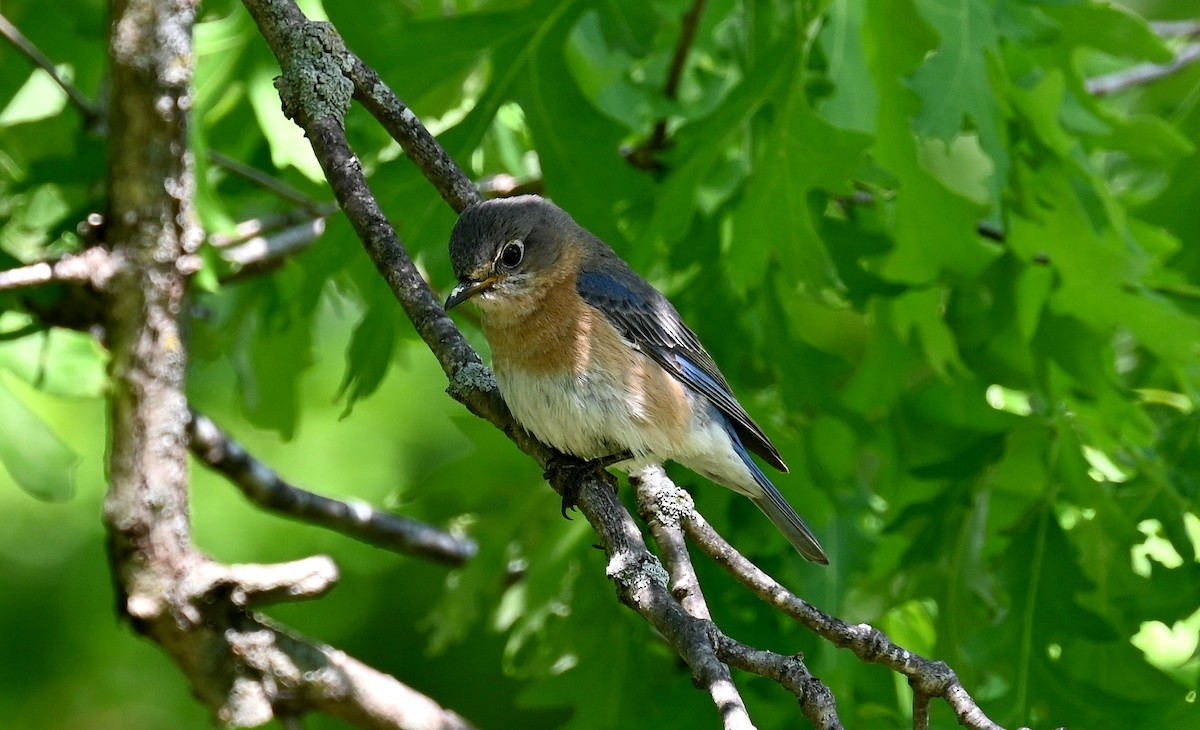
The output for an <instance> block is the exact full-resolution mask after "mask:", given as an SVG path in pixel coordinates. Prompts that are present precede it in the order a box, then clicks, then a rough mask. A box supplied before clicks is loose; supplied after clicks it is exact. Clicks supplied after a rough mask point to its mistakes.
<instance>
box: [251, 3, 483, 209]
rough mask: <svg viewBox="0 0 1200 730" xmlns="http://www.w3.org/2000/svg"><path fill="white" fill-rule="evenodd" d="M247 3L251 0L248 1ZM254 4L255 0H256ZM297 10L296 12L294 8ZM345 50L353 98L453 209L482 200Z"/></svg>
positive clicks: (391, 96)
mask: <svg viewBox="0 0 1200 730" xmlns="http://www.w3.org/2000/svg"><path fill="white" fill-rule="evenodd" d="M246 4H247V6H249V5H250V4H251V0H247V2H246ZM255 4H257V2H255ZM297 12H298V11H297ZM346 53H347V59H348V62H349V64H350V73H349V77H350V80H351V81H353V82H354V98H355V99H356V100H358V102H359V103H360V104H362V105H363V108H365V109H366V110H367V111H368V112H370V113H371V115H372V116H373V117H375V118H376V119H377V120H378V121H379V123H380V124H382V125H383V128H384V129H386V130H387V131H388V134H390V135H392V139H394V140H396V141H397V142H399V143H400V146H401V147H402V148H403V149H404V152H405V153H406V154H407V155H408V157H409V159H411V160H412V161H413V164H415V165H416V166H417V169H419V170H420V171H421V172H422V173H424V175H425V178H426V179H427V180H429V182H430V183H431V184H432V185H433V187H434V188H435V189H436V190H437V191H438V193H439V194H440V195H441V196H442V200H445V201H446V202H447V203H448V204H449V205H450V207H451V208H453V209H454V211H455V212H457V213H461V212H462V211H463V209H465V208H466V207H467V206H470V205H474V204H475V203H478V202H480V201H482V200H483V198H482V196H480V194H479V191H478V190H476V189H475V186H474V185H472V184H471V181H470V179H469V178H468V177H467V176H466V175H465V174H464V173H463V171H462V169H461V168H459V166H458V164H457V163H456V162H455V161H454V160H453V159H452V158H451V157H450V155H448V154H446V150H444V149H442V146H441V145H440V144H438V141H437V140H436V139H434V137H433V135H432V134H430V133H429V130H428V129H426V128H425V125H424V124H421V120H420V119H417V115H416V114H413V112H412V110H411V109H409V108H408V106H407V105H405V103H404V102H403V101H401V100H400V97H398V96H396V94H395V93H394V92H393V91H392V90H391V89H390V88H388V86H387V84H385V83H383V80H382V79H380V78H379V74H377V73H375V69H373V68H371V67H370V66H368V65H366V64H365V63H363V62H362V60H361V59H360V58H358V56H355V55H354V54H352V53H349V52H348V51H347V52H346Z"/></svg>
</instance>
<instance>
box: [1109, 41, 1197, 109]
mask: <svg viewBox="0 0 1200 730" xmlns="http://www.w3.org/2000/svg"><path fill="white" fill-rule="evenodd" d="M1196 61H1200V43H1189V44H1187V45H1186V46H1184V47H1183V48H1181V49H1179V53H1177V54H1175V58H1174V59H1172V60H1171V62H1170V63H1164V64H1156V63H1142V64H1138V65H1137V66H1134V67H1133V68H1128V69H1125V70H1124V71H1117V72H1116V73H1111V74H1107V75H1105V76H1097V77H1096V78H1094V79H1089V80H1088V82H1087V90H1088V93H1089V94H1091V95H1092V96H1097V97H1104V96H1108V95H1110V94H1116V93H1118V92H1121V91H1127V90H1128V89H1132V88H1134V87H1135V86H1144V85H1146V84H1149V83H1151V82H1154V81H1158V80H1159V79H1163V78H1166V77H1167V76H1171V75H1172V74H1175V73H1178V72H1179V71H1182V70H1183V69H1185V68H1187V67H1188V66H1190V65H1192V64H1193V63H1195V62H1196Z"/></svg>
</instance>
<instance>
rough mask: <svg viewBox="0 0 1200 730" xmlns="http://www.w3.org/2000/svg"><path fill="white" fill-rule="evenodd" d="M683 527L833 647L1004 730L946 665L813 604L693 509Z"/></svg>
mask: <svg viewBox="0 0 1200 730" xmlns="http://www.w3.org/2000/svg"><path fill="white" fill-rule="evenodd" d="M683 529H684V531H685V532H686V533H687V536H688V537H689V538H691V540H692V542H694V543H695V544H696V546H697V547H699V548H700V549H701V550H702V551H704V553H705V554H706V555H708V556H709V557H710V558H712V559H713V560H714V561H715V562H716V563H717V564H718V565H720V566H721V567H722V568H724V569H725V571H726V572H727V573H729V574H730V575H732V576H733V577H734V578H735V579H736V580H737V581H738V582H739V583H741V584H742V585H744V586H746V587H747V588H749V589H750V591H751V592H752V593H754V594H755V595H757V596H758V597H759V598H761V599H762V600H763V601H765V602H766V603H768V604H769V605H771V606H773V607H774V608H776V609H778V610H779V611H781V612H782V613H783V614H785V615H787V616H790V617H791V618H792V619H793V620H795V621H796V622H797V623H799V624H800V625H802V626H804V627H805V628H807V629H809V630H810V631H812V632H813V633H815V634H817V635H818V636H821V637H822V638H824V639H825V640H826V641H828V642H829V643H831V644H833V645H834V646H837V647H839V648H842V649H849V650H850V651H852V652H854V654H855V655H856V656H857V657H858V658H859V659H861V660H863V661H865V662H870V663H872V664H882V665H883V666H885V667H888V668H889V669H891V670H893V671H895V672H898V673H900V674H903V675H904V676H905V677H907V678H908V680H909V683H910V684H912V686H913V689H914V691H917V692H923V693H924V694H926V695H928V696H930V697H941V698H942V699H944V700H945V701H946V703H947V704H949V705H950V707H951V708H952V709H953V710H954V712H955V714H956V715H958V721H959V722H960V723H961V724H962V725H963V726H965V727H968V728H972V729H973V730H1003V729H1002V728H1001V727H1000V726H999V725H997V724H996V723H994V722H992V721H991V719H989V718H988V717H987V716H986V715H985V714H984V713H983V711H982V710H980V709H979V706H978V705H977V704H976V703H975V701H974V700H973V699H972V698H971V696H970V695H969V694H968V693H967V691H966V690H965V689H963V686H962V684H961V683H960V682H959V681H958V676H957V675H956V674H955V673H954V670H952V669H951V668H950V667H948V666H946V664H945V663H943V662H938V661H932V660H929V659H926V658H924V657H922V656H919V655H917V654H914V653H912V652H910V651H909V650H907V649H905V648H903V647H900V646H897V645H896V644H893V643H892V642H891V640H890V639H888V637H887V636H886V635H885V634H884V633H883V632H882V631H880V630H879V629H876V628H875V627H873V626H870V625H868V624H858V625H857V626H852V625H850V624H848V623H846V622H845V621H842V620H841V619H839V618H835V617H833V616H830V615H829V614H827V613H825V612H823V611H821V610H819V609H817V608H815V607H813V606H812V605H811V604H809V603H808V602H807V601H805V600H804V599H802V598H800V597H798V596H796V595H795V594H793V593H792V592H791V591H789V590H787V589H786V588H784V587H783V586H782V585H780V584H779V583H778V582H777V581H776V580H775V579H774V578H772V577H771V576H769V575H767V574H766V573H765V572H763V571H762V570H761V569H760V568H759V567H758V566H756V565H754V564H753V563H751V562H750V561H749V560H747V559H746V558H745V557H744V556H742V554H741V553H739V552H738V551H737V550H735V549H734V548H733V546H731V545H730V544H729V543H728V542H726V541H725V538H723V537H721V536H720V535H719V534H717V531H716V530H714V529H713V528H712V526H711V525H709V524H708V522H707V521H705V519H704V517H703V516H701V515H700V514H699V513H698V512H695V511H694V510H693V511H692V512H691V513H689V514H688V515H687V516H686V517H685V518H684V521H683Z"/></svg>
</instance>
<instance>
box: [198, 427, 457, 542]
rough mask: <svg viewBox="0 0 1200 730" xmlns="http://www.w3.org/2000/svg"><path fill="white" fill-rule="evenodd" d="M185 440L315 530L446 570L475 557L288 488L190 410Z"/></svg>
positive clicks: (414, 530)
mask: <svg viewBox="0 0 1200 730" xmlns="http://www.w3.org/2000/svg"><path fill="white" fill-rule="evenodd" d="M188 436H189V438H190V441H189V445H190V446H191V450H192V453H193V454H195V456H196V458H198V459H200V460H201V461H202V462H204V463H205V464H206V465H208V466H209V467H210V468H212V469H213V470H214V471H218V472H220V473H222V474H224V475H225V476H226V477H228V478H229V480H230V481H231V482H232V483H233V484H234V485H235V486H237V487H238V488H239V489H240V490H241V491H242V493H243V494H245V495H246V497H247V498H248V499H249V500H250V501H252V502H254V503H255V504H258V505H260V506H262V507H264V508H265V509H268V510H271V511H272V512H275V513H277V514H281V515H284V516H285V517H291V518H292V519H296V520H300V521H302V522H307V523H309V524H314V525H320V526H321V527H325V528H328V529H331V530H334V531H336V532H340V533H342V534H343V535H347V536H349V537H353V538H355V539H356V540H361V541H362V542H365V543H367V544H369V545H375V546H377V547H381V548H385V549H387V550H393V551H395V552H399V553H404V554H407V555H415V556H418V557H422V558H426V559H429V560H433V561H435V562H439V563H444V564H446V565H462V564H463V563H465V562H466V561H467V560H469V559H470V558H471V557H472V556H473V555H474V554H475V551H476V546H475V543H474V542H472V541H471V540H469V539H466V538H459V537H455V536H454V535H451V534H449V533H447V532H443V531H441V530H439V529H437V528H435V527H432V526H430V525H427V524H425V523H423V522H419V521H417V520H413V519H410V518H408V517H402V516H400V515H393V514H388V513H386V512H379V511H377V510H375V509H373V508H372V507H370V506H368V505H365V504H348V503H346V502H341V501H338V500H336V499H330V498H329V497H322V496H320V495H318V494H313V493H312V492H309V491H306V490H304V489H301V488H299V487H296V486H294V485H292V484H289V483H288V482H286V481H284V480H283V479H282V478H280V477H279V475H278V474H276V473H275V472H274V471H272V470H271V469H270V468H269V467H267V466H266V465H264V464H263V463H262V462H260V461H258V460H256V459H255V458H254V457H252V456H250V454H248V453H247V452H246V450H245V449H244V448H242V446H241V445H239V444H238V443H237V442H236V441H234V440H232V439H231V438H229V436H228V435H227V434H225V433H224V432H223V431H221V429H220V428H219V427H218V426H217V425H216V424H215V423H213V422H212V420H211V419H209V418H208V417H206V416H204V415H201V414H199V413H196V412H194V411H193V412H192V419H191V423H190V424H189V426H188Z"/></svg>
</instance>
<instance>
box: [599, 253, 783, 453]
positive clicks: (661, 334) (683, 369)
mask: <svg viewBox="0 0 1200 730" xmlns="http://www.w3.org/2000/svg"><path fill="white" fill-rule="evenodd" d="M575 288H576V290H577V291H578V292H579V296H580V297H582V298H583V300H584V301H585V302H587V303H588V304H590V305H591V306H593V307H595V308H596V309H598V310H600V311H601V312H603V313H604V315H605V317H606V318H607V319H608V321H609V322H610V323H611V324H612V325H613V327H615V328H616V329H617V331H618V332H620V333H621V335H622V336H623V337H624V338H625V339H627V340H629V341H630V342H632V343H633V344H634V345H636V346H637V347H638V349H640V350H641V351H642V352H644V353H646V355H648V356H649V357H650V358H651V359H652V360H654V361H655V362H657V363H658V364H659V365H661V366H662V367H663V369H665V370H666V371H667V372H669V373H671V374H672V375H673V376H675V377H676V378H678V379H679V380H680V381H681V382H683V383H684V384H686V385H687V386H689V387H690V388H692V389H693V390H695V391H696V392H698V393H700V394H701V395H703V396H704V397H705V398H707V399H708V400H709V401H710V402H711V403H712V404H713V405H715V406H716V407H717V409H718V410H720V411H721V413H722V414H724V415H725V417H726V418H728V419H729V423H730V425H731V426H732V427H733V429H734V431H735V432H736V433H737V435H738V436H739V437H740V439H741V442H742V443H743V444H745V446H746V448H748V449H750V450H751V451H753V452H754V453H756V454H758V455H759V456H761V457H762V458H763V460H764V461H766V462H767V463H768V464H770V465H771V466H773V467H775V468H776V469H779V470H780V471H787V465H786V464H784V463H783V458H782V457H781V456H780V455H779V451H778V450H777V449H776V448H775V446H774V445H773V444H772V443H771V441H770V439H768V438H767V436H766V434H764V433H763V432H762V429H761V428H759V427H758V424H756V423H755V422H754V421H753V420H752V419H751V418H750V416H749V415H748V414H747V413H746V409H744V408H742V406H741V404H740V403H738V401H737V398H735V397H734V395H733V391H732V390H730V388H729V383H728V382H727V381H726V380H725V376H723V375H721V371H720V370H718V369H717V364H716V363H715V362H713V359H712V356H710V355H709V354H708V352H707V351H705V349H704V346H703V345H701V344H700V340H699V339H698V338H697V337H696V335H695V333H694V332H692V331H691V330H690V329H688V326H687V325H686V324H684V323H683V319H681V318H680V316H679V312H677V311H675V307H673V306H672V305H671V303H670V302H669V301H667V298H666V297H664V296H663V295H662V294H660V293H659V291H658V290H657V289H655V288H654V287H652V286H650V284H648V283H647V282H646V280H645V279H643V278H642V277H640V276H638V275H637V274H636V273H635V272H634V271H633V269H631V268H629V266H628V265H627V264H626V263H625V262H624V261H622V260H621V259H620V258H619V257H618V256H617V255H616V254H615V253H613V252H612V250H611V249H609V248H608V247H607V246H603V248H602V249H600V250H599V251H598V252H597V253H596V254H595V258H594V259H593V260H592V261H588V262H585V263H584V265H583V267H582V269H581V271H580V273H579V278H578V279H577V280H576V283H575Z"/></svg>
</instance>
